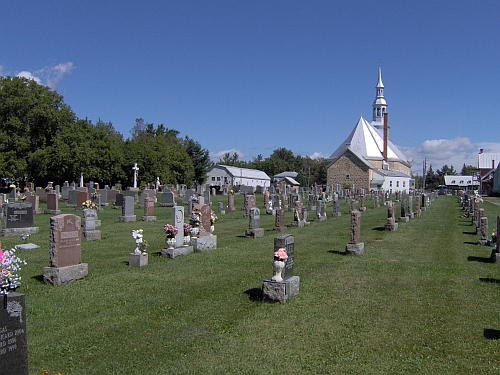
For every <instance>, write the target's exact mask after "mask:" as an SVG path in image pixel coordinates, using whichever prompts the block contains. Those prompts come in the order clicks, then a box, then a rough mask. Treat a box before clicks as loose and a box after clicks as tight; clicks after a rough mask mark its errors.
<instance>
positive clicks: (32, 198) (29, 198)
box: [26, 194, 40, 214]
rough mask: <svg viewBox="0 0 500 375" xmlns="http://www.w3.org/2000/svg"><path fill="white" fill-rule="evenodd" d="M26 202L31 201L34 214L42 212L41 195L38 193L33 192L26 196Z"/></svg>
mask: <svg viewBox="0 0 500 375" xmlns="http://www.w3.org/2000/svg"><path fill="white" fill-rule="evenodd" d="M26 202H27V203H31V205H32V206H33V213H34V214H39V213H40V197H39V196H38V195H33V194H31V195H30V196H26Z"/></svg>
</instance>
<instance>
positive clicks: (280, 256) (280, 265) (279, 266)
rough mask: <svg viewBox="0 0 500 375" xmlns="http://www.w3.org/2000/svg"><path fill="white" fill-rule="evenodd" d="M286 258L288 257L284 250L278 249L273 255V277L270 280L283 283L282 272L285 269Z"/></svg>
mask: <svg viewBox="0 0 500 375" xmlns="http://www.w3.org/2000/svg"><path fill="white" fill-rule="evenodd" d="M287 258H288V255H287V253H286V251H285V249H284V248H282V247H280V248H279V249H278V251H276V252H275V253H274V261H273V272H274V275H273V277H272V278H271V280H273V281H283V276H282V272H283V270H284V269H285V260H286V259H287Z"/></svg>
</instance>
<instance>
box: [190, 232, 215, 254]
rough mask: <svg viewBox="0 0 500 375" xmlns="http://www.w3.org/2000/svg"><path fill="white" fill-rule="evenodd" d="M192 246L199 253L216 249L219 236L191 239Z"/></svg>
mask: <svg viewBox="0 0 500 375" xmlns="http://www.w3.org/2000/svg"><path fill="white" fill-rule="evenodd" d="M191 246H193V248H194V249H195V250H198V251H205V250H211V249H216V248H217V236H214V235H210V236H205V237H191Z"/></svg>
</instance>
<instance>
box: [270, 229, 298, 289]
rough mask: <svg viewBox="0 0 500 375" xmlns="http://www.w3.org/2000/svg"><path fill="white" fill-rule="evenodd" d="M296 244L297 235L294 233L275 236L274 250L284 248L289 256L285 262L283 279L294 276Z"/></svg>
mask: <svg viewBox="0 0 500 375" xmlns="http://www.w3.org/2000/svg"><path fill="white" fill-rule="evenodd" d="M294 244H295V237H294V236H293V235H292V234H282V235H279V236H276V237H274V251H275V252H276V251H278V249H279V248H281V247H282V248H284V249H285V251H286V255H288V258H287V259H286V262H285V270H284V272H283V280H286V279H288V278H290V277H292V276H293V266H294V259H293V258H294V256H293V255H294Z"/></svg>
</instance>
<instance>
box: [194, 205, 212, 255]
mask: <svg viewBox="0 0 500 375" xmlns="http://www.w3.org/2000/svg"><path fill="white" fill-rule="evenodd" d="M193 211H195V212H200V213H201V225H200V230H199V232H198V237H194V238H191V245H192V246H193V248H194V249H195V250H198V251H205V250H210V249H215V248H217V236H214V235H213V234H211V233H210V227H211V222H210V218H211V215H212V210H211V209H210V206H209V205H208V204H197V205H196V206H194V208H193Z"/></svg>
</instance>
